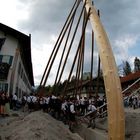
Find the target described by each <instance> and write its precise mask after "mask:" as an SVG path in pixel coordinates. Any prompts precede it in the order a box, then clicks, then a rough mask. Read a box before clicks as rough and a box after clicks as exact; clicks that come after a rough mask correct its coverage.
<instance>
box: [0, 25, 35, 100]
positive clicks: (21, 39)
mask: <svg viewBox="0 0 140 140" xmlns="http://www.w3.org/2000/svg"><path fill="white" fill-rule="evenodd" d="M32 86H34V79H33V70H32V60H31V36H30V35H29V36H27V35H25V34H23V33H21V32H19V31H17V30H15V29H12V28H10V27H8V26H6V25H4V24H1V23H0V90H2V91H6V92H8V93H9V95H13V94H14V93H17V95H18V98H21V96H22V94H24V93H26V94H29V93H30V92H31V89H32Z"/></svg>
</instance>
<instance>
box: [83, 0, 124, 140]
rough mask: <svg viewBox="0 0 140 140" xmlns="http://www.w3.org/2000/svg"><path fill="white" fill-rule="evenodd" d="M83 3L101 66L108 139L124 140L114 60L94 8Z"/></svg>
mask: <svg viewBox="0 0 140 140" xmlns="http://www.w3.org/2000/svg"><path fill="white" fill-rule="evenodd" d="M83 2H84V3H85V2H86V5H85V6H86V11H87V12H88V11H89V8H91V10H90V17H89V20H90V22H91V26H92V29H93V31H94V35H95V40H96V43H97V46H98V50H99V56H100V59H101V64H102V70H103V77H104V83H105V90H106V97H107V109H108V139H109V140H124V139H125V117H124V108H123V98H122V93H121V92H122V89H121V84H120V79H119V75H118V71H117V67H116V63H115V58H114V56H113V52H112V49H111V45H110V42H109V39H108V37H107V34H106V32H105V30H104V28H103V26H102V23H101V21H100V18H99V16H98V14H97V12H96V9H95V7H94V6H93V5H92V2H91V0H83Z"/></svg>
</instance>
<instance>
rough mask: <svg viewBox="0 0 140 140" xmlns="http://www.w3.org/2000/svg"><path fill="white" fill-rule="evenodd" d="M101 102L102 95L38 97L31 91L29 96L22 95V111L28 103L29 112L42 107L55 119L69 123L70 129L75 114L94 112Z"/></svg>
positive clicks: (103, 99)
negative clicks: (96, 96) (97, 96)
mask: <svg viewBox="0 0 140 140" xmlns="http://www.w3.org/2000/svg"><path fill="white" fill-rule="evenodd" d="M103 104H106V100H105V98H104V97H100V98H94V97H89V98H86V97H83V98H82V97H81V98H79V99H77V98H75V97H61V96H54V95H49V96H48V95H46V96H41V97H39V96H37V95H34V94H32V93H31V94H30V95H29V96H25V95H24V96H23V97H22V105H23V107H22V108H23V111H25V109H26V105H28V110H29V112H32V111H34V110H38V109H42V110H43V111H44V112H47V113H49V114H50V115H52V116H53V117H54V118H56V119H57V120H61V121H63V122H64V123H65V124H69V127H70V129H71V128H72V126H73V125H74V123H75V117H76V116H84V115H86V114H87V113H89V112H94V111H96V110H97V107H100V106H102V105H103ZM89 125H90V124H89Z"/></svg>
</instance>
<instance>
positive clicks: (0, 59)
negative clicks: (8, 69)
mask: <svg viewBox="0 0 140 140" xmlns="http://www.w3.org/2000/svg"><path fill="white" fill-rule="evenodd" d="M2 58H3V55H0V63H2Z"/></svg>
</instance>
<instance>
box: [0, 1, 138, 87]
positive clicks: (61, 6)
mask: <svg viewBox="0 0 140 140" xmlns="http://www.w3.org/2000/svg"><path fill="white" fill-rule="evenodd" d="M74 1H75V0H10V1H9V0H0V22H1V23H3V24H6V25H8V26H10V27H12V28H14V29H16V30H18V31H21V32H23V33H25V34H27V35H29V34H31V35H32V45H31V49H32V62H33V72H34V81H35V84H36V85H37V84H38V83H39V82H40V80H41V77H42V75H43V72H44V69H45V66H46V64H47V61H48V58H49V56H50V54H51V50H52V48H53V46H54V44H55V42H56V39H57V37H58V35H59V33H60V30H61V28H62V26H63V24H64V22H65V20H66V17H67V15H68V13H69V11H70V9H71V8H72V5H73V3H74ZM94 4H95V7H96V9H100V12H101V21H102V23H103V25H104V28H105V30H106V32H107V34H108V37H109V39H110V42H111V46H112V49H113V52H114V55H115V59H116V62H117V65H120V64H121V63H122V61H125V60H128V61H130V63H132V62H133V61H134V58H135V57H136V56H137V57H139V58H140V45H139V44H140V27H139V26H140V18H139V16H140V8H139V6H140V0H134V1H132V0H94ZM87 59H88V58H87ZM56 65H57V63H56V64H55V66H54V69H53V70H52V72H51V75H50V78H49V83H51V78H53V77H54V75H55V73H56V71H55V67H56Z"/></svg>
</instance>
